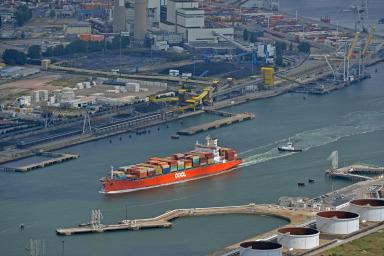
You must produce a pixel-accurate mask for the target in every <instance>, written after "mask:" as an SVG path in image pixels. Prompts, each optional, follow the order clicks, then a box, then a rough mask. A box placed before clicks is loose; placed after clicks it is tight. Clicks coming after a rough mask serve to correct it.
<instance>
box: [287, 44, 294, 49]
mask: <svg viewBox="0 0 384 256" xmlns="http://www.w3.org/2000/svg"><path fill="white" fill-rule="evenodd" d="M288 49H289V50H290V51H293V44H292V43H290V44H289V48H288Z"/></svg>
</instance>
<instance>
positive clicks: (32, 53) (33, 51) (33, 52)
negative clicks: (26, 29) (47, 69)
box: [28, 45, 41, 59]
mask: <svg viewBox="0 0 384 256" xmlns="http://www.w3.org/2000/svg"><path fill="white" fill-rule="evenodd" d="M28 57H29V58H31V59H40V58H41V47H40V45H31V46H30V47H29V48H28Z"/></svg>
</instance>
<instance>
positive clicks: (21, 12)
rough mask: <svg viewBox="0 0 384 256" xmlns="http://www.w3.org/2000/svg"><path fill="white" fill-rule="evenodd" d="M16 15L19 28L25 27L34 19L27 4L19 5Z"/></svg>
mask: <svg viewBox="0 0 384 256" xmlns="http://www.w3.org/2000/svg"><path fill="white" fill-rule="evenodd" d="M14 14H15V19H16V22H17V25H18V26H23V25H24V24H25V23H26V22H27V21H29V20H30V19H31V18H32V11H31V10H30V9H29V8H28V6H26V5H25V4H23V5H19V6H18V7H17V8H16V11H15V13H14Z"/></svg>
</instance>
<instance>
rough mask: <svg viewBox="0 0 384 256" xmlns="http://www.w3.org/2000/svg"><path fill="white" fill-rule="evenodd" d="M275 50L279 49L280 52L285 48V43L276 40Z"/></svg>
mask: <svg viewBox="0 0 384 256" xmlns="http://www.w3.org/2000/svg"><path fill="white" fill-rule="evenodd" d="M275 47H276V50H277V49H279V50H280V51H281V52H282V53H283V52H284V51H286V50H287V43H286V42H283V41H276V43H275Z"/></svg>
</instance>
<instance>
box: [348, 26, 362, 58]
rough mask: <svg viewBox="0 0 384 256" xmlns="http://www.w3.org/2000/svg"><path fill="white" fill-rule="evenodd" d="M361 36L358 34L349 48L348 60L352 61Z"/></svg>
mask: <svg viewBox="0 0 384 256" xmlns="http://www.w3.org/2000/svg"><path fill="white" fill-rule="evenodd" d="M359 36H360V32H356V33H355V37H354V38H353V40H352V43H351V47H350V48H349V51H348V55H347V59H348V60H351V59H352V54H353V50H354V49H355V46H356V43H357V40H359Z"/></svg>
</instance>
